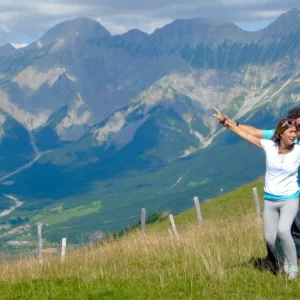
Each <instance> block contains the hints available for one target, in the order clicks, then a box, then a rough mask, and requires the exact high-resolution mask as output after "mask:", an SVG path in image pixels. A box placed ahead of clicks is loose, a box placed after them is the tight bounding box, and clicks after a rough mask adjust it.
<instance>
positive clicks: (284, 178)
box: [213, 108, 300, 279]
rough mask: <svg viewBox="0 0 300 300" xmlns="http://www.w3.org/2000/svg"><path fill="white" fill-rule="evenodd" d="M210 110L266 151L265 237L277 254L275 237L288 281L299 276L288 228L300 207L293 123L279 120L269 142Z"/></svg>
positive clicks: (299, 148)
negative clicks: (280, 246)
mask: <svg viewBox="0 0 300 300" xmlns="http://www.w3.org/2000/svg"><path fill="white" fill-rule="evenodd" d="M213 109H214V110H215V112H216V113H215V114H214V115H213V116H214V117H215V118H216V119H217V120H219V122H220V123H221V124H222V125H223V126H225V127H227V128H229V129H230V130H231V131H232V132H234V133H235V134H237V135H238V136H240V137H241V138H243V139H244V140H246V141H248V142H249V143H251V144H253V145H254V146H257V147H259V148H262V149H263V150H264V151H265V154H266V174H265V186H264V215H263V220H264V235H265V239H266V242H267V243H268V245H269V246H270V248H271V249H272V250H273V251H274V252H276V248H275V241H276V237H277V236H278V238H279V239H280V241H281V243H282V248H283V251H284V256H285V258H286V260H287V262H288V268H287V270H286V272H287V274H288V278H289V279H295V278H296V277H297V275H298V267H297V255H296V247H295V243H294V241H293V238H292V235H291V226H292V223H293V221H294V219H295V217H296V214H297V211H298V207H299V187H298V168H299V165H300V146H299V145H295V144H294V141H295V139H296V135H297V130H296V124H295V121H294V120H290V119H282V120H281V121H279V123H278V124H277V126H276V129H275V133H274V136H273V137H272V139H271V140H264V139H259V138H258V137H256V136H253V135H251V134H250V133H248V132H247V131H246V130H245V129H243V128H241V127H239V126H236V124H235V123H234V122H232V121H230V120H229V119H228V118H227V117H226V116H224V115H223V114H222V113H221V112H220V110H218V109H217V108H213Z"/></svg>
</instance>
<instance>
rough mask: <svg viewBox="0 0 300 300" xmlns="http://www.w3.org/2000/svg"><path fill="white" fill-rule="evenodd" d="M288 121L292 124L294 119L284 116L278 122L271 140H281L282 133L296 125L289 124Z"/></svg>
mask: <svg viewBox="0 0 300 300" xmlns="http://www.w3.org/2000/svg"><path fill="white" fill-rule="evenodd" d="M298 118H299V117H298ZM288 122H289V123H291V124H294V119H291V118H284V119H281V120H280V121H279V122H278V124H277V126H276V128H275V132H274V135H273V136H272V138H271V140H272V141H273V142H279V141H280V135H281V134H283V133H284V132H285V131H286V130H287V129H288V128H289V127H291V126H295V125H289V124H288ZM283 125H284V126H283Z"/></svg>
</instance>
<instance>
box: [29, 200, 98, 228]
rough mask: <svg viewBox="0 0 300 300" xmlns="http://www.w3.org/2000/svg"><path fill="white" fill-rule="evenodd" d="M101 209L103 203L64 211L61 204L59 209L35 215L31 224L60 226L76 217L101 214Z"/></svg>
mask: <svg viewBox="0 0 300 300" xmlns="http://www.w3.org/2000/svg"><path fill="white" fill-rule="evenodd" d="M100 209H101V201H94V202H92V203H91V204H89V205H80V206H76V207H73V208H69V209H66V210H64V209H63V206H62V205H61V204H60V205H59V206H58V207H55V208H52V209H49V210H44V211H42V213H40V214H37V215H35V216H34V217H32V218H31V220H30V221H31V222H32V223H35V222H37V221H41V222H43V223H44V224H49V225H53V224H59V223H64V222H67V221H68V220H69V219H71V218H74V217H81V216H86V215H90V214H93V213H97V212H99V211H100Z"/></svg>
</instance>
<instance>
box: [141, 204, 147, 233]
mask: <svg viewBox="0 0 300 300" xmlns="http://www.w3.org/2000/svg"><path fill="white" fill-rule="evenodd" d="M141 229H142V233H143V234H145V231H146V208H142V211H141Z"/></svg>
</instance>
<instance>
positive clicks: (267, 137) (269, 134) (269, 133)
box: [263, 129, 275, 140]
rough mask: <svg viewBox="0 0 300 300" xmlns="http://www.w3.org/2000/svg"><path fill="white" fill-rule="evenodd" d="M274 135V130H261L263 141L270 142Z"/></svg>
mask: <svg viewBox="0 0 300 300" xmlns="http://www.w3.org/2000/svg"><path fill="white" fill-rule="evenodd" d="M274 133H275V129H272V130H263V135H264V139H265V140H270V139H271V138H272V137H273V135H274Z"/></svg>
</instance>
